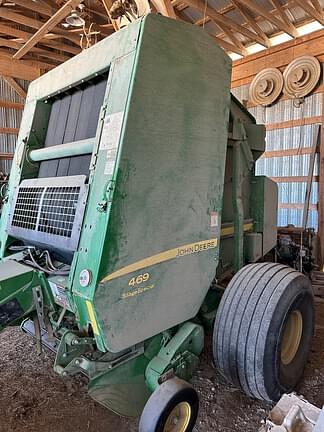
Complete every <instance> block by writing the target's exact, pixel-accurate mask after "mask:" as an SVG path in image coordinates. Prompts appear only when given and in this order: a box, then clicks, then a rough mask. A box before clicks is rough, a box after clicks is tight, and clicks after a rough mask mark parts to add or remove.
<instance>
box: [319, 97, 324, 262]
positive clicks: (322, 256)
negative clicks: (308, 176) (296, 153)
mask: <svg viewBox="0 0 324 432" xmlns="http://www.w3.org/2000/svg"><path fill="white" fill-rule="evenodd" d="M323 125H324V92H323V93H322V130H321V144H320V152H319V159H320V160H319V185H318V188H319V191H318V201H319V203H318V236H319V264H320V269H322V268H323V264H324V128H323Z"/></svg>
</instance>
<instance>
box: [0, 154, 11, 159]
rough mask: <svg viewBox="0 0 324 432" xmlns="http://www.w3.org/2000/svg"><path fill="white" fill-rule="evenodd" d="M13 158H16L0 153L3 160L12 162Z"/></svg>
mask: <svg viewBox="0 0 324 432" xmlns="http://www.w3.org/2000/svg"><path fill="white" fill-rule="evenodd" d="M13 157H14V154H13V153H0V159H1V160H10V159H13Z"/></svg>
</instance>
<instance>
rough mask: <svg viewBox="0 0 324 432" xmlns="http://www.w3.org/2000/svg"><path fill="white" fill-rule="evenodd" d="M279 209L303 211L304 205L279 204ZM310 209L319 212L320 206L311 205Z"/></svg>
mask: <svg viewBox="0 0 324 432" xmlns="http://www.w3.org/2000/svg"><path fill="white" fill-rule="evenodd" d="M278 208H281V209H288V210H303V208H304V203H278ZM308 208H309V210H311V211H317V210H318V205H317V204H310V205H309V207H308Z"/></svg>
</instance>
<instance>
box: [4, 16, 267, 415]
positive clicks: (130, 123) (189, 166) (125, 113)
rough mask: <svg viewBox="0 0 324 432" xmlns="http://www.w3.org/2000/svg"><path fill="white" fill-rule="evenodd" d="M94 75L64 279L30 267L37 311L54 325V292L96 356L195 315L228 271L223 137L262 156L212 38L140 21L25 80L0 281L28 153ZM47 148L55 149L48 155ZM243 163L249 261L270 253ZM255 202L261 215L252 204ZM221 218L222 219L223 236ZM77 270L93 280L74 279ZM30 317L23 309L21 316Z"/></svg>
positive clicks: (35, 167)
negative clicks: (100, 80)
mask: <svg viewBox="0 0 324 432" xmlns="http://www.w3.org/2000/svg"><path fill="white" fill-rule="evenodd" d="M104 75H106V76H107V77H108V79H107V86H106V90H105V96H104V98H103V100H104V101H103V104H102V107H101V110H100V114H99V118H98V121H97V130H96V135H95V136H94V137H91V139H90V140H89V139H88V141H87V142H83V143H76V144H75V146H74V147H73V150H72V153H73V152H74V154H77V153H78V148H80V149H81V147H82V149H83V150H82V152H85V153H86V152H87V149H89V148H92V157H91V162H90V169H89V174H88V180H87V184H88V192H87V197H86V200H85V213H84V217H83V220H82V223H81V226H80V238H79V242H78V246H77V248H76V250H75V251H74V252H73V256H72V259H71V268H70V272H69V275H68V276H67V277H64V276H57V277H53V276H49V277H45V276H44V274H42V272H40V271H38V270H33V272H34V273H35V277H36V279H37V278H39V280H40V281H41V282H40V284H41V286H42V289H43V290H44V291H46V295H45V296H44V297H45V303H46V302H47V308H49V309H51V308H52V309H53V304H54V305H55V302H56V305H55V306H54V310H52V315H51V316H52V317H53V316H55V313H56V314H57V315H59V314H60V313H61V307H62V303H60V302H58V301H57V299H56V298H55V293H54V292H53V289H52V286H53V284H56V286H59V287H60V289H61V290H62V291H63V292H64V296H65V299H64V305H63V306H65V307H66V308H67V310H68V313H69V314H70V315H71V316H73V317H74V318H73V319H74V322H75V325H77V326H78V329H79V333H78V334H79V335H80V334H85V335H87V334H91V335H93V337H94V341H95V346H96V349H97V350H98V352H102V353H115V354H116V353H120V352H124V350H127V349H130V348H132V347H134V346H137V345H140V344H141V343H143V342H144V341H149V340H151V338H152V337H154V336H156V337H157V339H156V341H157V345H158V346H159V347H160V345H159V344H160V341H161V337H160V336H159V335H160V334H161V333H163V332H165V331H166V330H168V329H172V328H176V327H177V326H178V325H180V324H182V323H184V322H186V321H188V320H191V319H192V318H194V317H195V316H196V315H197V314H198V312H199V309H200V308H201V306H202V304H203V302H204V299H205V298H206V295H207V293H208V291H209V288H210V285H211V283H212V281H213V279H214V277H215V273H216V268H217V267H218V268H219V273H220V274H221V273H223V271H226V270H228V268H233V265H234V261H235V259H234V249H235V247H236V246H234V237H235V235H234V231H235V226H236V225H235V218H236V216H235V205H234V207H233V197H232V195H233V194H232V189H233V184H232V181H233V178H232V177H233V176H232V168H231V164H232V150H231V146H232V144H231V143H234V144H233V145H236V144H235V143H237V142H241V141H242V142H243V141H244V140H245V143H246V142H247V143H248V145H249V148H250V151H251V152H252V157H253V159H254V160H256V159H257V158H258V157H259V156H260V155H261V154H262V152H263V151H264V136H263V131H262V130H261V129H260V128H259V127H258V126H256V125H255V122H254V120H253V119H252V118H251V117H250V116H249V115H248V114H247V113H246V111H245V110H244V109H243V108H242V107H241V106H240V105H239V103H238V102H235V101H232V107H231V97H230V90H229V89H230V75H231V66H230V60H229V58H228V57H227V56H226V54H225V53H224V52H223V51H222V50H221V49H220V48H219V47H218V46H217V45H216V44H215V42H214V41H213V40H212V38H210V37H209V36H208V35H206V33H204V32H203V31H201V30H200V29H199V28H196V27H195V26H191V25H187V24H181V23H177V22H175V21H174V20H169V19H165V18H163V17H160V16H157V15H148V16H147V17H145V18H144V19H141V20H139V21H137V22H135V23H133V24H131V25H129V26H128V27H127V28H125V29H123V30H121V31H119V32H117V33H115V34H114V35H112V36H110V37H109V38H107V39H105V40H103V41H102V42H100V43H98V44H97V45H95V46H94V47H93V48H90V49H88V50H86V51H85V52H83V53H82V54H80V55H79V56H76V57H74V58H73V59H71V60H70V61H68V62H66V63H65V64H63V65H62V66H59V67H57V68H56V69H55V70H53V71H51V72H49V73H48V74H46V75H44V76H43V77H41V78H39V79H38V80H36V81H34V82H33V83H32V84H31V85H30V88H29V91H28V97H27V100H26V106H25V110H24V115H23V120H22V124H21V129H20V133H19V137H18V142H17V151H16V154H15V158H14V161H13V168H12V172H11V175H10V182H9V188H8V196H7V199H6V203H5V205H4V208H3V211H2V217H1V226H0V238H1V258H2V264H1V265H0V273H1V271H2V268H5V266H6V265H7V264H8V261H10V260H12V259H15V260H19V258H21V256H20V255H17V254H13V253H12V252H10V250H9V248H8V247H9V246H10V245H11V244H12V243H13V242H14V241H15V238H13V236H12V235H8V224H9V221H10V218H11V217H12V213H13V211H14V209H13V207H14V200H15V194H16V193H17V190H18V188H19V185H20V184H21V181H22V180H26V179H33V178H35V179H36V178H37V177H38V172H39V162H38V161H37V158H36V156H34V160H31V159H32V155H33V154H34V155H35V154H37V152H36V153H35V152H34V153H33V151H35V150H40V149H42V148H43V147H44V140H45V137H46V133H47V129H48V124H49V122H50V121H52V120H51V110H52V106H53V101H55V100H56V99H57V98H59V97H60V95H61V94H63V93H68V92H69V91H73V89H75V88H76V87H78V86H82V85H83V84H84V83H87V82H89V81H90V80H96V79H97V77H98V76H104ZM230 109H231V112H232V114H231V116H230ZM237 124H247V128H246V130H247V131H248V136H247V137H246V136H245V137H244V136H243V135H244V134H243V135H242V134H241V135H240V134H239V133H235V131H233V130H232V131H231V132H229V131H230V130H231V127H232V128H233V127H234V126H235V125H237ZM233 125H234V126H233ZM235 127H236V126H235ZM231 140H232V141H231ZM78 145H79V147H78ZM49 151H50V152H52V153H54V154H55V148H54V147H53V148H52V150H49ZM80 151H81V150H80ZM66 152H67V153H66V154H64V153H62V151H61V153H60V154H61V157H63V156H65V157H67V155H69V156H71V154H72V153H71V149H68V148H67V149H66ZM38 154H39V153H38ZM48 154H49V153H48ZM62 155H63V156H62ZM49 157H51V156H49ZM241 162H242V169H241V171H240V173H239V176H240V175H241V177H239V179H240V180H239V183H240V184H239V187H240V188H241V187H242V188H243V202H244V206H243V207H244V212H243V213H244V214H243V218H244V220H246V221H247V222H246V223H245V225H246V226H247V231H250V232H252V231H253V224H258V230H257V233H259V235H260V238H258V237H253V238H252V240H250V239H249V240H248V241H247V244H248V248H247V250H248V254H249V255H250V256H251V255H253V256H256V257H257V258H258V256H257V255H255V253H254V252H255V250H259V249H258V248H257V247H256V248H255V247H254V246H255V245H254V242H255V241H256V242H258V241H259V240H260V239H261V240H260V241H261V252H262V254H263V253H265V252H267V250H265V248H264V247H263V249H262V238H263V235H264V232H265V231H266V228H265V226H266V224H265V222H264V220H265V218H266V216H267V212H266V211H263V212H259V213H258V214H256V212H255V210H254V206H255V205H256V204H255V200H256V199H255V198H254V201H253V205H252V204H251V203H252V197H251V190H252V188H253V187H254V186H253V182H254V169H253V168H252V167H250V168H249V169H248V170H246V169H245V168H244V161H241ZM225 165H226V166H227V168H226V172H225ZM224 183H225V194H224ZM258 183H261V185H260V188H259V189H257V191H261V190H262V191H263V192H264V188H265V187H267V185H268V187H270V189H271V185H270V186H269V183H268V182H267V180H266V179H260V180H258ZM265 185H266V186H265ZM255 188H258V186H255ZM262 188H263V189H262ZM257 194H258V192H257ZM258 199H259V202H258V203H257V205H258V206H261V207H262V208H263V206H264V198H263V196H261V195H258ZM223 205H224V207H223ZM222 214H223V221H222ZM222 222H223V223H224V222H225V224H227V225H226V226H225V227H223V230H224V231H223V233H221V227H222V225H221V223H222ZM233 222H234V227H233ZM274 224H275V221H274V220H273V218H272V219H271V220H270V222H269V223H268V225H269V226H268V225H267V230H268V231H267V232H268V233H269V232H270V235H268V237H269V242H268V243H269V244H268V245H267V249H268V250H269V249H270V248H271V247H272V246H273V245H274V241H275V236H273V235H272V234H273V230H274ZM269 230H270V231H269ZM271 233H272V234H271ZM221 234H223V239H222V241H221ZM235 241H236V240H235ZM244 247H245V248H246V246H244ZM251 250H252V252H251ZM220 251H221V252H220ZM220 253H221V257H220ZM222 256H223V259H222ZM242 259H244V257H242ZM245 261H247V260H246V259H245ZM85 271H86V272H87V274H88V275H90V276H89V280H88V281H87V283H82V277H83V275H84V272H85ZM0 276H1V274H0ZM28 278H29V275H28V274H27V275H26V280H28ZM15 281H16V279H15V278H13V285H14V284H15V283H16V282H15ZM49 282H51V284H50V283H49ZM28 295H29V297H28V298H31V297H30V296H31V290H30V291H29V293H26V296H28ZM48 299H50V300H48ZM1 307H2V306H0V308H1ZM0 310H1V309H0ZM29 314H30V307H28V309H27V308H25V309H24V313H23V314H22V315H21V316H29ZM57 330H58V332H59V329H57ZM63 333H64V332H63V331H62V332H61V334H63ZM150 346H151V348H150V349H152V352H153V354H154V355H155V353H156V349H155V350H154V349H153V348H152V345H150ZM154 355H148V354H146V357H145V356H144V357H143V356H142V357H139V358H138V359H137V360H136V362H137V363H136V364H137V365H139V366H136V365H135V366H132V364H131V363H129V370H132V367H133V369H134V368H135V369H136V373H135V372H134V371H133V372H128V375H132V376H136V374H138V373H139V371H140V375H141V376H142V375H143V373H144V372H143V369H144V368H145V367H146V366H147V363H148V361H149V360H150V359H151V358H152V357H153V356H154ZM125 367H126V366H123V368H125ZM126 368H127V367H126ZM119 375H120V373H119ZM125 376H127V373H126V375H124V378H125ZM118 379H119V381H118ZM118 379H117V382H118V383H119V384H120V379H121V378H118ZM142 381H143V379H142V378H141V380H140V387H141V386H142ZM102 382H103V381H102ZM102 382H101V384H100V385H102ZM100 385H99V387H100ZM134 385H135V384H134ZM141 388H142V387H141ZM126 393H127V391H125V394H126ZM146 397H147V395H146V393H145V397H144V396H143V398H144V399H145V398H146ZM97 399H99V398H97ZM107 405H109V404H107ZM140 405H141V404H140ZM112 409H115V410H116V411H119V412H126V413H129V409H125V410H124V411H123V409H119V410H118V409H117V408H116V407H112ZM136 412H137V411H136Z"/></svg>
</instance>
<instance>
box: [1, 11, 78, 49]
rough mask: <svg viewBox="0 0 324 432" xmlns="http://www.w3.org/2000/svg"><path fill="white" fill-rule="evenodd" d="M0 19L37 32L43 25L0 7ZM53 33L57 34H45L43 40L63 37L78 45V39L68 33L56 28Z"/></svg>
mask: <svg viewBox="0 0 324 432" xmlns="http://www.w3.org/2000/svg"><path fill="white" fill-rule="evenodd" d="M0 18H4V19H7V20H9V21H12V22H14V23H15V24H21V25H24V26H27V27H31V28H33V29H36V30H39V29H40V28H41V27H42V26H43V25H44V23H43V22H41V21H39V20H36V19H34V18H30V17H27V16H25V15H20V14H19V13H16V12H13V11H12V10H9V9H7V8H5V7H3V6H0ZM55 33H57V34H47V35H46V36H45V38H49V39H57V38H62V37H63V38H65V39H67V40H70V41H71V42H73V43H75V44H76V45H78V46H79V45H80V38H79V37H78V36H77V35H74V34H72V33H68V32H67V31H66V30H63V29H60V28H56V29H55Z"/></svg>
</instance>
